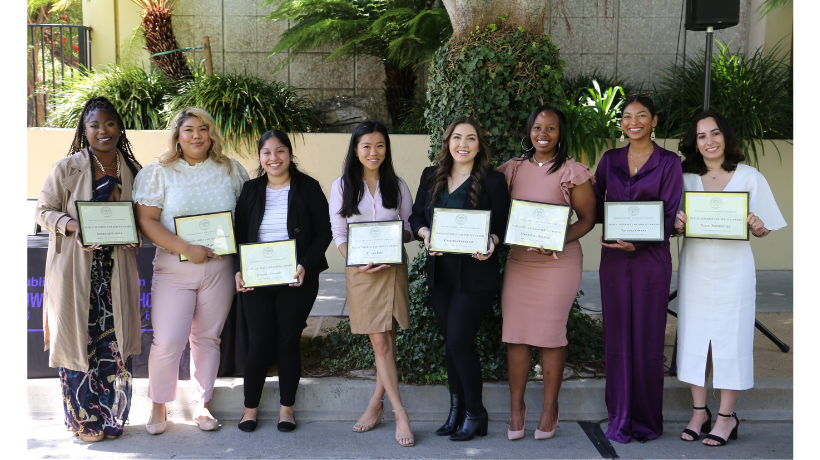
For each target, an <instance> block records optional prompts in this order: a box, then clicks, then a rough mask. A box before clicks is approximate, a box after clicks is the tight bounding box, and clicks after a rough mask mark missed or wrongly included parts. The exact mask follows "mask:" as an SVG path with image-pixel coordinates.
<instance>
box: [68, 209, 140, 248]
mask: <svg viewBox="0 0 820 460" xmlns="http://www.w3.org/2000/svg"><path fill="white" fill-rule="evenodd" d="M74 204H75V205H76V207H77V221H78V222H79V223H80V230H82V228H83V226H84V224H83V213H82V212H81V211H80V208H85V207H91V208H94V207H103V206H107V207H115V208H116V207H120V208H124V207H126V206H128V207H129V208H130V209H131V212H130V213H128V215H129V216H130V217H131V227H132V228H133V229H134V232H133V234H132V235H133V239H132V240H130V241H125V242H121V243H106V242H103V241H90V240H87V239H86V232H84V231H80V239H81V240H82V243H83V246H85V247H88V246H92V245H95V244H99V245H100V246H125V245H128V244H139V242H140V241H139V234H138V233H137V221H136V218H135V217H134V202H132V201H75V202H74Z"/></svg>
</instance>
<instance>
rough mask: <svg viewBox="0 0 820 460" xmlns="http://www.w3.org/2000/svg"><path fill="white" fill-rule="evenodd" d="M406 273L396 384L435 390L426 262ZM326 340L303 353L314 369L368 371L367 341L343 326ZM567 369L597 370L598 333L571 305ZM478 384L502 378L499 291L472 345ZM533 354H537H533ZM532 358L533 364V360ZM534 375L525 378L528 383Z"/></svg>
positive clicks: (436, 361)
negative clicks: (406, 304) (406, 321)
mask: <svg viewBox="0 0 820 460" xmlns="http://www.w3.org/2000/svg"><path fill="white" fill-rule="evenodd" d="M498 250H499V256H500V258H501V273H502V275H503V273H504V267H505V265H506V261H507V253H508V250H507V248H506V246H502V247H499V248H498ZM409 272H410V328H409V329H407V330H399V332H398V333H397V335H396V343H397V350H396V354H397V359H398V367H399V369H400V379H401V380H402V381H404V382H407V383H417V384H435V383H443V382H445V381H446V380H447V366H446V363H445V358H444V337H443V336H442V335H441V333H440V332H439V330H438V323H437V322H436V318H435V315H434V314H433V309H432V307H431V306H430V297H429V293H428V290H427V279H426V278H427V257H426V255H425V253H424V252H422V253H420V254H419V255H418V256H416V258H415V259H413V263H412V264H411V265H410V267H409ZM328 332H329V333H328V334H327V336H326V337H324V338H323V337H316V338H314V339H313V340H312V341H311V343H310V345H309V346H308V347H306V349H305V352H306V354H307V355H309V356H312V357H315V358H317V360H318V363H317V364H318V365H320V366H324V367H327V368H328V369H329V370H331V371H333V372H339V371H342V372H344V371H348V370H351V369H354V368H361V367H366V368H373V367H375V361H374V356H373V349H372V347H371V346H370V341H369V340H368V338H367V335H364V334H361V335H356V334H352V333H351V332H350V321H349V320H344V321H342V322H340V323H339V324H337V325H336V326H335V327H333V328H330V329H329V330H328ZM567 339H568V340H569V345H568V346H567V365H568V366H572V367H574V368H576V369H577V370H581V367H582V366H588V367H593V368H595V369H603V356H604V353H603V342H602V328H601V322H600V320H599V319H595V318H592V317H590V316H588V315H586V314H584V313H582V312H581V310H580V305H579V304H578V301H577V299H576V301H575V303H574V304H573V306H572V310H571V312H570V316H569V323H568V324H567ZM475 345H476V351H477V353H478V356H479V359H480V360H481V370H482V376H483V378H484V380H501V379H506V378H507V347H506V345H505V344H504V343H503V342H502V341H501V290H500V289H499V291H498V292H497V293H496V297H495V301H494V302H493V305H492V307H491V308H490V311H489V312H488V313H487V317H486V318H485V319H484V322H483V323H482V324H481V328H480V329H479V332H478V335H477V337H476V341H475ZM536 350H537V349H536ZM538 359H539V358H538V353H534V356H533V364H534V363H535V362H536V361H537V360H538ZM533 375H534V374H531V377H532V376H533Z"/></svg>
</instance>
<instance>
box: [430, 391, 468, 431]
mask: <svg viewBox="0 0 820 460" xmlns="http://www.w3.org/2000/svg"><path fill="white" fill-rule="evenodd" d="M464 405H465V403H464V395H450V415H448V416H447V421H446V422H444V425H441V428H439V429H438V430H436V436H450V435H451V434H453V433H455V432H456V430H458V427H459V425H461V422H462V421H463V420H464Z"/></svg>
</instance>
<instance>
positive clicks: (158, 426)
mask: <svg viewBox="0 0 820 460" xmlns="http://www.w3.org/2000/svg"><path fill="white" fill-rule="evenodd" d="M162 411H163V420H162V421H161V422H159V423H151V419H148V423H146V424H145V431H147V432H148V434H162V433H164V432H165V429H166V428H167V423H166V422H167V421H168V406H163V408H162Z"/></svg>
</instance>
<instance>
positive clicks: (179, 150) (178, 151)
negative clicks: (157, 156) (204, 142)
mask: <svg viewBox="0 0 820 460" xmlns="http://www.w3.org/2000/svg"><path fill="white" fill-rule="evenodd" d="M176 152H177V155H182V147H180V146H179V142H177V146H176Z"/></svg>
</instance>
